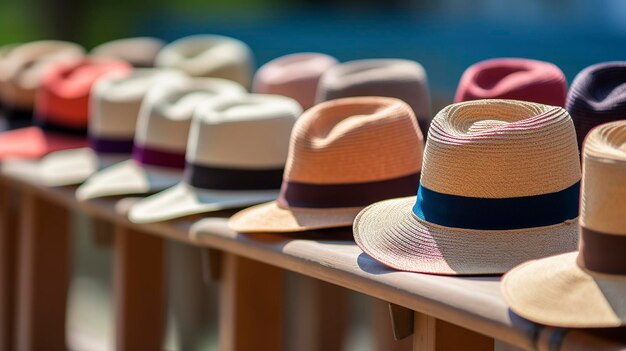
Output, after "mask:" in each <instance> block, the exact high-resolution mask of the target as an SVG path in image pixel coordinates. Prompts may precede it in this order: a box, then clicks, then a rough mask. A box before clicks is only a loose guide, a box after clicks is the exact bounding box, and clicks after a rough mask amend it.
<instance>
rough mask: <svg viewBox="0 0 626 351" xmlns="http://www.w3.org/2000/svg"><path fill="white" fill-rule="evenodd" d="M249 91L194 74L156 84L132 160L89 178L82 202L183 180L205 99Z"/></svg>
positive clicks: (145, 106) (143, 108) (147, 102)
mask: <svg viewBox="0 0 626 351" xmlns="http://www.w3.org/2000/svg"><path fill="white" fill-rule="evenodd" d="M245 93H246V92H245V89H244V88H243V87H242V86H241V85H239V84H237V83H235V82H232V81H228V80H224V79H217V78H194V79H191V78H189V79H185V80H183V81H173V82H167V83H161V84H157V85H155V87H154V88H152V89H151V90H150V91H149V92H148V94H147V95H146V97H145V98H144V100H143V102H142V104H141V108H140V111H139V117H138V120H137V128H136V133H135V138H134V143H133V152H132V159H131V160H128V161H124V162H121V163H118V164H115V165H112V166H110V167H107V168H105V169H103V170H101V171H99V172H97V173H95V174H94V175H93V176H91V177H89V179H87V181H86V182H85V183H83V185H81V186H80V187H79V188H78V189H77V191H76V197H77V198H78V199H79V200H88V199H91V198H96V197H103V196H113V195H131V194H147V193H153V192H157V191H161V190H164V189H166V188H169V187H171V186H173V185H175V184H177V183H178V182H180V180H181V179H182V176H183V170H184V167H185V150H186V147H187V138H188V135H189V127H190V125H191V119H192V116H193V112H194V110H195V108H196V107H197V106H198V104H199V103H200V102H202V101H207V100H211V99H215V98H217V97H222V96H240V95H242V94H245Z"/></svg>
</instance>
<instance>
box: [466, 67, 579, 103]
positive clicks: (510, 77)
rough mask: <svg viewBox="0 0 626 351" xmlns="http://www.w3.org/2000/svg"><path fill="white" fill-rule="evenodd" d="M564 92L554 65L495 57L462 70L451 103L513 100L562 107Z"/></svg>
mask: <svg viewBox="0 0 626 351" xmlns="http://www.w3.org/2000/svg"><path fill="white" fill-rule="evenodd" d="M566 94H567V81H566V79H565V75H564V74H563V72H561V69H559V68H558V67H557V66H556V65H554V64H552V63H549V62H545V61H538V60H531V59H525V58H495V59H489V60H485V61H481V62H478V63H475V64H473V65H472V66H470V67H469V68H468V69H467V70H465V72H464V73H463V76H462V77H461V80H460V82H459V86H458V87H457V90H456V95H455V97H454V102H463V101H470V100H479V99H513V100H522V101H530V102H537V103H540V104H546V105H553V106H559V107H564V106H565V96H566Z"/></svg>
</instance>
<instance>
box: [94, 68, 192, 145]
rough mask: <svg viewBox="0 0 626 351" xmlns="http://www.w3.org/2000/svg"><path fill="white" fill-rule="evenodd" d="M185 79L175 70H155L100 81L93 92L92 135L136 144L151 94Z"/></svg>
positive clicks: (142, 70) (134, 72) (148, 69)
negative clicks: (164, 84)
mask: <svg viewBox="0 0 626 351" xmlns="http://www.w3.org/2000/svg"><path fill="white" fill-rule="evenodd" d="M185 79H187V78H186V76H185V75H184V74H183V73H181V72H178V71H175V70H167V69H151V68H136V69H134V70H133V71H132V72H124V73H122V74H116V75H109V76H107V77H104V78H102V79H99V80H98V81H97V82H96V84H95V85H94V87H93V88H92V95H91V102H90V115H91V116H90V118H89V134H90V135H91V136H97V137H108V138H129V139H131V140H132V138H133V136H134V134H135V127H136V125H137V117H138V115H139V109H140V107H141V102H142V100H143V98H144V97H145V96H146V94H147V93H148V91H149V90H150V89H151V88H152V87H153V86H154V85H155V84H160V83H162V82H176V81H183V80H185Z"/></svg>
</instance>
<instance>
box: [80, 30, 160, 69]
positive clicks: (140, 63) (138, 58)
mask: <svg viewBox="0 0 626 351" xmlns="http://www.w3.org/2000/svg"><path fill="white" fill-rule="evenodd" d="M164 45H165V42H163V40H161V39H157V38H152V37H135V38H124V39H116V40H112V41H109V42H106V43H103V44H100V45H98V46H96V47H95V48H93V49H92V50H91V55H93V56H98V57H107V58H113V59H118V60H123V61H126V62H128V63H130V64H131V65H133V66H134V67H144V68H149V67H153V66H154V59H155V57H156V55H157V53H158V52H159V50H161V49H162V48H163V46H164Z"/></svg>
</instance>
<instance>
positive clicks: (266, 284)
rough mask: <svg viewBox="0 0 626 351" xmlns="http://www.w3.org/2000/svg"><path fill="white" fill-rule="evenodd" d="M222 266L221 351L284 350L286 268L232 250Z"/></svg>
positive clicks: (225, 254) (223, 258)
mask: <svg viewBox="0 0 626 351" xmlns="http://www.w3.org/2000/svg"><path fill="white" fill-rule="evenodd" d="M222 269H223V270H222V274H221V277H222V279H221V281H220V297H219V299H220V300H219V301H220V303H219V326H218V329H219V331H218V343H219V349H220V351H235V350H237V351H248V350H250V351H252V350H280V349H282V341H283V335H282V331H283V271H282V270H280V269H278V268H276V267H273V266H269V265H266V264H263V263H259V262H256V261H252V260H249V259H247V258H242V257H239V256H235V255H232V254H229V253H224V254H223V255H222Z"/></svg>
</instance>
